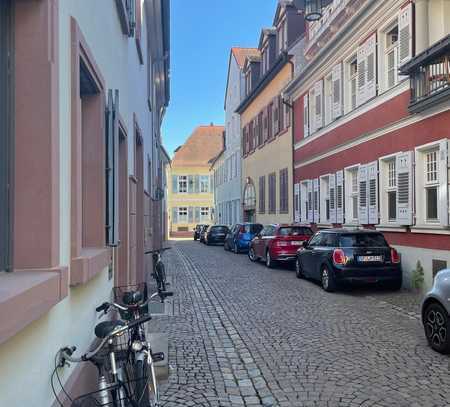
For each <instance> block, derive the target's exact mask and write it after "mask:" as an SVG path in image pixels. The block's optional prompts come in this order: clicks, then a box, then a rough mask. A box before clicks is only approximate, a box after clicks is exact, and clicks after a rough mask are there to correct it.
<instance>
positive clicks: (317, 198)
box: [313, 178, 320, 223]
mask: <svg viewBox="0 0 450 407" xmlns="http://www.w3.org/2000/svg"><path fill="white" fill-rule="evenodd" d="M319 205H320V196H319V179H318V178H316V179H314V180H313V210H314V213H313V216H314V223H319V219H320V216H319V213H320V210H319V207H320V206H319Z"/></svg>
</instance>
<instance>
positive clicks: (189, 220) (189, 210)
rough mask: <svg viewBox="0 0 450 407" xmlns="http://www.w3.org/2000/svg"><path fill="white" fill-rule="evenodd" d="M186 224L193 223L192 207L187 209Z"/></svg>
mask: <svg viewBox="0 0 450 407" xmlns="http://www.w3.org/2000/svg"><path fill="white" fill-rule="evenodd" d="M188 223H194V208H193V207H192V206H190V207H189V208H188Z"/></svg>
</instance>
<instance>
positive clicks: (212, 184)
mask: <svg viewBox="0 0 450 407" xmlns="http://www.w3.org/2000/svg"><path fill="white" fill-rule="evenodd" d="M213 190H214V178H213V176H212V175H210V176H209V192H213Z"/></svg>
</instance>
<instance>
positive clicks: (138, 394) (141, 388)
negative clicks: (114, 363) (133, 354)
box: [134, 360, 157, 407]
mask: <svg viewBox="0 0 450 407" xmlns="http://www.w3.org/2000/svg"><path fill="white" fill-rule="evenodd" d="M155 379H156V378H155V377H154V375H153V374H152V369H150V368H149V364H148V363H147V361H142V360H138V361H136V363H135V366H134V380H135V383H136V386H135V393H134V401H135V403H136V405H137V407H154V406H156V405H157V403H156V402H157V397H156V392H155V385H154V380H155Z"/></svg>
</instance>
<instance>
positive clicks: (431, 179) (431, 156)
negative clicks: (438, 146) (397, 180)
mask: <svg viewBox="0 0 450 407" xmlns="http://www.w3.org/2000/svg"><path fill="white" fill-rule="evenodd" d="M437 156H438V150H432V151H428V152H426V153H425V195H426V204H425V206H426V220H427V222H436V221H438V188H439V180H438V161H437Z"/></svg>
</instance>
